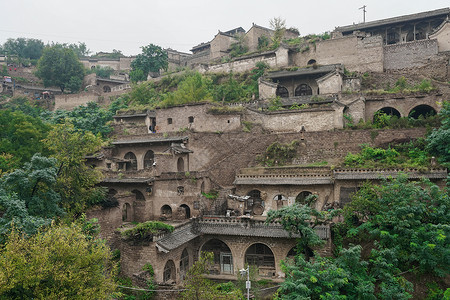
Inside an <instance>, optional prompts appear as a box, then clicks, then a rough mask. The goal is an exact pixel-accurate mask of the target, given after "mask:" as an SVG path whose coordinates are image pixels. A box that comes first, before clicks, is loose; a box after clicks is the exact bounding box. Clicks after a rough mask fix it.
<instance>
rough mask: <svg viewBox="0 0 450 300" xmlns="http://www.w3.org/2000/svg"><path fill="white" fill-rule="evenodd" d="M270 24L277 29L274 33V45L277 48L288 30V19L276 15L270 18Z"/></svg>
mask: <svg viewBox="0 0 450 300" xmlns="http://www.w3.org/2000/svg"><path fill="white" fill-rule="evenodd" d="M269 24H270V28H272V29H273V30H274V31H275V32H274V33H273V35H272V47H273V48H275V49H276V48H278V46H280V43H281V40H282V39H283V36H284V33H285V32H286V20H284V19H282V18H281V17H274V18H272V19H270V20H269Z"/></svg>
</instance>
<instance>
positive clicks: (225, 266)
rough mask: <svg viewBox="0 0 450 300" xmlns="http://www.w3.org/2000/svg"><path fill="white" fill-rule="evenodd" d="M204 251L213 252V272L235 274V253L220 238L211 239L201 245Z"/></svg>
mask: <svg viewBox="0 0 450 300" xmlns="http://www.w3.org/2000/svg"><path fill="white" fill-rule="evenodd" d="M202 252H212V253H213V255H214V264H213V266H212V267H211V270H210V271H211V273H212V274H216V275H219V274H233V273H234V268H233V255H232V254H231V250H230V247H228V245H227V244H225V243H224V242H223V241H221V240H219V239H210V240H209V241H207V242H206V243H205V244H203V246H202V247H201V251H200V253H202Z"/></svg>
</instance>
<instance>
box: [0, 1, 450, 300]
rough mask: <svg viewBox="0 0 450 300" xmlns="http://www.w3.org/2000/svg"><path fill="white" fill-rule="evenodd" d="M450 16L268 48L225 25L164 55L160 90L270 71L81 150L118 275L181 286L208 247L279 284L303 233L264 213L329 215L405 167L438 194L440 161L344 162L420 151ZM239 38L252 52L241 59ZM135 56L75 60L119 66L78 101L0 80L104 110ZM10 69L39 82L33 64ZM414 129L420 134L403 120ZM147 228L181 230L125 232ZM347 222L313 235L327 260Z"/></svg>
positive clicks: (120, 127)
mask: <svg viewBox="0 0 450 300" xmlns="http://www.w3.org/2000/svg"><path fill="white" fill-rule="evenodd" d="M449 17H450V9H449V8H444V9H438V10H434V11H428V12H421V13H417V14H413V15H406V16H399V17H393V18H389V19H384V20H377V21H372V22H366V23H361V24H355V25H348V26H338V27H336V28H335V29H334V30H333V31H332V32H331V33H329V34H328V36H308V37H300V36H299V34H298V31H297V32H296V30H295V29H287V30H285V31H283V38H282V42H281V43H280V44H279V45H278V46H277V47H276V48H273V47H272V48H270V47H268V44H267V42H268V41H270V40H271V38H272V37H273V35H274V34H275V31H274V30H272V29H269V28H265V27H262V26H259V25H257V24H253V26H252V27H251V28H250V29H248V30H247V31H246V30H245V29H243V28H242V27H238V28H235V29H232V30H228V31H220V30H219V32H218V33H217V34H216V35H215V36H214V37H212V39H211V40H210V41H204V42H201V43H199V44H198V45H196V46H193V47H192V49H191V52H192V53H182V52H178V51H176V50H173V49H165V51H166V52H167V55H168V62H169V67H168V70H167V71H165V72H162V73H161V74H150V75H149V77H148V82H150V83H151V84H152V86H153V87H155V88H158V87H160V86H163V85H164V84H165V83H166V82H169V81H170V80H174V78H176V76H183V74H191V73H189V72H196V73H195V74H201V75H202V76H213V75H214V74H216V75H215V76H218V77H220V78H219V79H218V82H220V81H221V80H222V81H226V80H227V78H238V77H239V76H243V77H245V78H250V76H251V75H252V74H254V73H251V72H255V70H259V69H261V70H262V76H260V77H258V78H257V79H256V81H255V91H253V92H249V93H248V94H247V96H246V97H247V99H246V100H247V101H244V100H243V99H236V101H225V100H224V99H225V96H223V98H222V101H220V100H219V101H198V102H191V103H175V105H166V106H162V105H160V106H158V105H155V106H153V107H150V106H149V107H145V105H141V106H139V107H136V108H130V109H122V110H118V111H117V112H116V114H115V115H114V116H113V120H112V121H111V124H110V126H111V127H112V132H111V133H110V137H111V143H110V145H108V146H106V147H103V148H102V150H101V151H99V152H97V153H91V154H90V155H88V156H86V163H87V164H88V165H89V166H91V167H92V168H95V169H96V170H100V171H101V172H102V174H103V179H102V181H101V183H100V185H101V186H103V187H105V188H107V191H108V192H107V198H108V199H107V200H108V201H106V202H105V203H107V205H106V204H105V205H102V206H97V207H94V208H91V209H90V210H89V211H88V212H87V217H88V218H97V219H98V222H99V224H100V226H101V236H102V237H103V238H105V239H107V241H108V244H109V245H110V246H111V248H112V249H119V250H120V265H121V269H120V272H121V274H122V275H123V276H126V277H130V278H132V280H133V283H134V284H135V285H137V286H141V287H145V286H146V285H145V282H146V274H147V273H146V271H145V270H144V271H143V267H144V266H145V265H147V264H151V266H152V267H153V270H154V280H155V281H156V283H158V284H159V285H160V287H159V288H161V289H171V288H175V287H178V286H181V285H182V284H183V282H184V280H185V278H186V274H187V272H188V269H189V267H190V266H192V265H193V263H194V262H195V261H197V260H198V259H199V256H200V254H201V252H204V251H210V252H213V254H214V258H213V260H214V263H213V265H212V267H211V269H210V272H209V275H208V278H210V279H214V280H218V281H227V280H236V279H237V278H238V275H237V274H238V270H241V269H245V268H246V265H247V264H250V265H254V266H256V267H257V272H258V274H257V275H258V276H259V278H262V279H267V280H270V281H271V282H273V283H279V282H282V281H283V280H284V279H285V277H286V274H285V273H284V272H283V269H282V266H281V260H284V259H285V258H287V257H294V256H295V253H296V252H295V248H296V245H297V238H298V237H299V236H298V235H295V234H294V235H291V234H289V233H288V232H287V231H286V230H284V228H283V226H282V225H281V224H280V223H270V224H269V225H267V224H266V223H265V220H266V218H267V216H268V213H269V211H271V210H280V209H282V208H283V207H288V206H292V205H293V204H295V203H299V204H309V201H311V199H312V198H314V202H312V204H310V205H312V207H313V208H314V209H316V210H317V211H323V212H327V211H328V212H331V211H333V210H338V209H341V208H344V206H345V205H346V204H348V203H350V202H351V200H352V196H353V195H354V193H355V192H357V191H358V190H360V189H361V187H362V186H363V185H364V183H365V182H367V181H371V182H374V183H380V182H381V181H382V180H383V179H385V178H388V177H398V176H400V174H403V173H406V174H407V175H408V178H409V179H410V180H420V179H421V178H427V179H429V180H430V181H431V182H433V183H435V184H436V185H438V186H439V187H441V188H444V187H445V185H446V179H447V176H448V170H447V169H446V168H445V166H442V165H440V164H439V163H438V162H437V161H436V158H434V157H433V158H430V160H429V161H428V162H427V163H426V166H425V167H420V166H414V165H409V166H408V165H407V164H403V165H401V164H398V165H391V166H389V165H364V164H360V165H357V164H353V165H352V164H351V163H348V154H349V153H352V154H355V155H356V154H357V153H359V152H360V151H361V149H364V147H366V149H368V148H373V149H375V148H383V149H390V148H391V147H394V148H395V147H396V145H405V144H407V143H414V142H415V141H417V140H420V139H422V138H423V137H425V135H426V134H427V130H428V129H429V128H428V129H427V126H428V127H433V126H435V125H434V124H432V123H427V121H426V120H432V119H433V117H435V116H436V115H437V114H439V112H440V111H441V109H442V107H443V103H445V102H446V101H448V99H449V98H450V85H449V82H450V63H449V62H450V19H449ZM239 43H240V44H241V45H243V47H244V46H245V47H244V49H245V52H243V51H241V53H236V49H239V48H237V46H236V44H239ZM233 51H234V52H233ZM1 59H2V58H1V57H0V64H2V61H1ZM133 59H134V57H120V58H114V59H112V58H101V57H98V58H82V59H81V62H82V63H83V65H84V67H85V68H87V69H95V68H96V67H109V68H112V69H114V71H115V72H114V75H112V76H110V77H109V78H100V77H97V76H96V75H95V73H93V74H90V75H87V76H86V77H85V79H84V82H83V86H84V90H83V91H82V92H80V93H76V94H63V93H61V92H60V91H58V89H56V88H55V89H52V88H44V87H42V86H41V85H39V84H34V83H33V82H27V83H26V84H21V83H12V82H3V84H2V87H1V89H0V92H1V93H2V94H7V95H11V96H26V97H29V98H30V99H33V100H34V101H36V102H39V103H41V105H43V106H45V107H48V108H51V109H53V110H58V109H65V110H72V109H74V108H75V107H77V106H79V105H86V104H87V103H88V102H96V103H98V104H99V105H102V106H106V105H109V104H110V103H112V102H114V100H115V99H117V98H118V97H120V96H121V95H125V94H127V93H129V92H131V91H132V90H133V88H134V85H133V84H132V83H131V82H130V81H129V76H128V73H129V70H130V69H131V62H132V61H133ZM17 72H19V73H20V74H19V76H21V77H24V78H32V77H33V76H32V72H31V71H30V70H29V68H24V67H20V68H19V70H18V71H17ZM230 74H231V75H230ZM240 74H241V75H240ZM199 76H200V75H199ZM245 78H244V80H245ZM248 80H250V79H248ZM161 89H162V88H161ZM219 99H220V97H219ZM383 118H384V120H385V119H386V118H387V119H390V120H393V119H394V120H399V121H398V123H395V124H397V125H393V126H392V127H390V128H386V127H383V126H379V127H377V126H376V125H374V126H371V125H369V124H381V122H383ZM406 119H408V120H409V122H410V123H408V124H415V125H414V126H412V125H411V126H403V125H405V124H406V123H404V124H403V125H402V124H401V122H402V120H403V121H404V120H406ZM377 122H378V123H377ZM404 122H406V121H404ZM430 122H431V121H430ZM390 124H394V123H390ZM362 145H363V146H362ZM273 149H275V150H273ZM311 195H312V196H314V197H310V196H311ZM147 221H162V222H166V223H168V224H170V225H172V226H174V230H173V231H171V232H160V233H158V234H153V235H151V236H148V237H147V238H145V239H140V240H139V239H133V238H124V236H123V234H121V232H123V231H126V230H129V229H130V228H133V227H134V226H137V225H136V224H140V223H143V222H147ZM339 221H342V218H341V219H340V218H339V217H335V218H333V219H332V220H331V221H330V222H326V223H324V224H319V225H318V226H315V227H314V230H315V232H316V233H317V234H318V236H319V237H320V238H321V239H322V240H323V241H324V246H323V247H320V248H317V249H315V250H316V251H317V252H318V253H320V254H321V255H323V256H332V255H333V253H334V251H335V245H334V243H333V237H334V234H333V230H332V226H333V224H336V223H338V222H339ZM447 277H448V276H447ZM272 292H273V290H272ZM158 297H160V298H161V299H163V298H165V299H173V298H171V297H174V296H173V294H170V293H169V292H168V293H161V294H158Z"/></svg>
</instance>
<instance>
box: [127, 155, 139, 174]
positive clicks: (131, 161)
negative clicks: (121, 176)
mask: <svg viewBox="0 0 450 300" xmlns="http://www.w3.org/2000/svg"><path fill="white" fill-rule="evenodd" d="M124 159H125V170H126V171H136V170H137V159H136V155H134V153H133V152H128V153H127V154H125V156H124Z"/></svg>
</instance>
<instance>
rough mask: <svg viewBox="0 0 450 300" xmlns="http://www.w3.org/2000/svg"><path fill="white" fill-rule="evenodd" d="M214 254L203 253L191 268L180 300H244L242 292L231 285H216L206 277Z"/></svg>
mask: <svg viewBox="0 0 450 300" xmlns="http://www.w3.org/2000/svg"><path fill="white" fill-rule="evenodd" d="M213 258H214V255H213V253H212V252H203V253H202V254H201V255H200V257H199V259H198V260H197V261H196V262H195V263H194V264H193V265H192V266H191V267H190V268H189V270H188V272H187V274H186V279H185V280H184V288H185V289H186V290H185V291H183V292H182V293H181V296H180V299H183V300H193V299H195V300H210V299H224V300H225V299H227V300H228V299H230V300H233V299H234V300H238V299H243V295H242V293H241V291H240V290H238V289H235V288H233V287H232V286H231V285H230V284H221V285H219V284H216V283H214V282H212V281H211V280H209V279H207V278H206V277H205V274H206V273H207V272H208V270H209V269H210V267H211V265H212V263H213Z"/></svg>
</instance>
